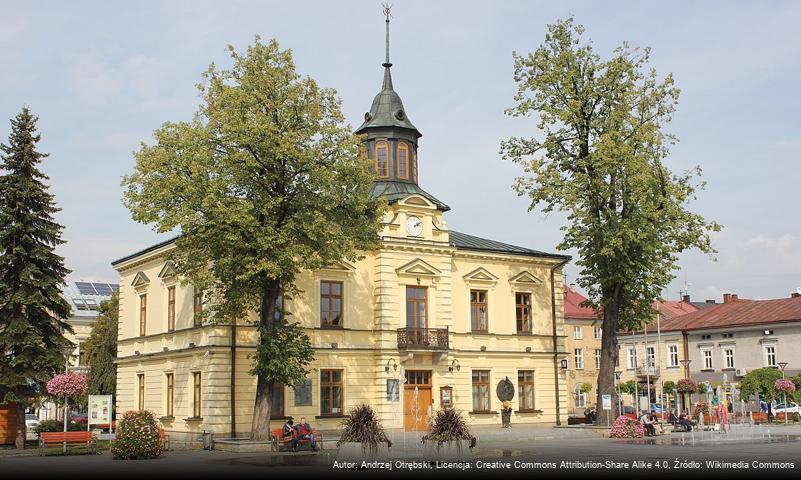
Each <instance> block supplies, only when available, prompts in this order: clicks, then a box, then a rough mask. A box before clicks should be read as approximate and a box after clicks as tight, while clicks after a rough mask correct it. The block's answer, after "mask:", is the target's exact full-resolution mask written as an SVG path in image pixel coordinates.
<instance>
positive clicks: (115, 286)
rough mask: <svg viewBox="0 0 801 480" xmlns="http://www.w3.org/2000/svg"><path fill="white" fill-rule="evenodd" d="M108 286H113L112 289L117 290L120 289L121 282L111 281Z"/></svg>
mask: <svg viewBox="0 0 801 480" xmlns="http://www.w3.org/2000/svg"><path fill="white" fill-rule="evenodd" d="M108 286H109V287H111V289H112V290H114V291H115V292H117V291H119V289H120V286H119V284H116V283H109V284H108Z"/></svg>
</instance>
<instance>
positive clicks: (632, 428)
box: [609, 416, 645, 438]
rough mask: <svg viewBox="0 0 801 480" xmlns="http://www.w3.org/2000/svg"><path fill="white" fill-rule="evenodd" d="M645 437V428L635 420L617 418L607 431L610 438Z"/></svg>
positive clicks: (622, 417)
mask: <svg viewBox="0 0 801 480" xmlns="http://www.w3.org/2000/svg"><path fill="white" fill-rule="evenodd" d="M644 436H645V427H643V426H642V423H640V422H639V421H637V420H632V419H630V418H628V417H624V416H620V417H617V420H615V423H613V424H612V428H611V429H610V430H609V437H611V438H642V437H644Z"/></svg>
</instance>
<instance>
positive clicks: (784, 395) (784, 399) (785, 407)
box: [778, 362, 789, 425]
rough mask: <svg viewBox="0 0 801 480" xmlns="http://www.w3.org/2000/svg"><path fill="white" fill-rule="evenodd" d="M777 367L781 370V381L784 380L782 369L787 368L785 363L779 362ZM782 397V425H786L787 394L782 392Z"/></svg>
mask: <svg viewBox="0 0 801 480" xmlns="http://www.w3.org/2000/svg"><path fill="white" fill-rule="evenodd" d="M778 365H779V368H781V369H782V380H784V369H785V368H787V362H779V363H778ZM782 397H783V401H784V424H785V425H787V410H789V408H788V407H787V392H782Z"/></svg>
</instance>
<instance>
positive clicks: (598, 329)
mask: <svg viewBox="0 0 801 480" xmlns="http://www.w3.org/2000/svg"><path fill="white" fill-rule="evenodd" d="M603 332H604V329H603V328H601V327H595V339H596V340H600V339H601V337H602V336H603Z"/></svg>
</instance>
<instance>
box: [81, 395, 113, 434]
mask: <svg viewBox="0 0 801 480" xmlns="http://www.w3.org/2000/svg"><path fill="white" fill-rule="evenodd" d="M113 408H114V407H113V405H112V402H111V395H89V411H88V413H87V417H88V419H87V422H86V423H87V424H88V425H87V427H88V426H90V425H111V414H112V409H113Z"/></svg>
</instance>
